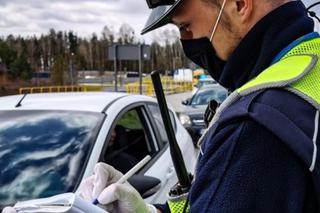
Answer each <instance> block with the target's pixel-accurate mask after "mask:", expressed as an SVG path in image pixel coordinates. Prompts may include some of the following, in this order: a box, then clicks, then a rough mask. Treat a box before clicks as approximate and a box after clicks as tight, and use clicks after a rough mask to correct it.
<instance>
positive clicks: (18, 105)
mask: <svg viewBox="0 0 320 213" xmlns="http://www.w3.org/2000/svg"><path fill="white" fill-rule="evenodd" d="M27 95H28V93H27V92H26V93H24V95H23V96H22V98H21V99H20V101H19V102H18V103H17V105H16V106H15V107H16V108H18V107H21V106H22V105H21V102H22V101H23V99H24V98H25V97H26V96H27Z"/></svg>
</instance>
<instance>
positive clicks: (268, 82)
mask: <svg viewBox="0 0 320 213" xmlns="http://www.w3.org/2000/svg"><path fill="white" fill-rule="evenodd" d="M148 4H149V6H150V7H151V8H154V9H153V11H152V14H151V16H150V18H149V20H148V22H147V24H146V27H145V29H144V30H143V33H147V32H149V31H151V30H154V29H156V28H159V27H161V26H163V25H165V24H167V23H173V24H175V25H176V26H177V27H178V28H179V30H180V34H181V43H182V46H183V49H184V51H185V54H186V55H187V57H189V58H190V60H192V61H193V62H195V63H196V64H198V65H199V66H201V67H203V68H205V69H207V70H208V72H209V73H210V75H211V76H212V77H213V78H214V79H215V80H217V81H218V82H219V83H220V84H221V85H222V86H224V87H226V88H228V89H229V90H230V91H232V94H231V95H230V96H229V97H228V99H227V100H226V101H225V102H224V103H223V104H222V105H221V106H220V107H219V108H218V110H217V113H216V114H215V116H214V118H213V119H212V121H211V123H210V125H209V128H208V130H207V132H206V133H205V135H204V136H203V137H202V138H201V139H200V141H199V146H200V147H201V155H200V157H199V161H198V165H197V168H196V172H195V178H194V181H193V185H192V188H191V191H190V192H189V195H188V203H189V204H187V205H189V207H188V210H187V211H189V212H240V213H241V212H319V211H320V206H319V203H320V170H319V169H320V167H319V166H320V162H319V161H320V157H318V152H319V150H318V146H319V140H320V139H319V137H318V127H319V110H320V82H319V81H320V80H319V79H320V61H319V60H318V57H319V56H320V38H319V35H318V33H315V32H313V29H314V23H313V20H312V19H311V18H309V17H308V15H307V12H306V8H305V7H304V5H303V4H302V3H301V2H300V1H290V0H258V1H257V0H176V1H175V0H148ZM120 177H121V173H119V172H117V171H116V170H115V169H113V168H112V167H110V166H108V165H105V164H98V165H96V168H95V174H94V175H93V176H92V177H90V178H88V179H87V180H86V181H85V182H84V183H82V186H81V188H82V192H81V195H82V196H83V197H84V198H86V199H88V200H91V199H94V198H96V197H97V196H99V194H100V193H101V191H102V190H105V193H104V195H105V196H104V197H102V198H101V199H100V200H99V201H100V203H102V204H107V205H105V206H104V207H105V208H107V209H108V210H109V211H111V212H139V213H140V212H142V213H143V212H157V211H158V212H170V211H171V212H175V211H176V212H181V210H176V209H175V207H174V206H173V205H170V206H169V205H167V204H166V205H155V206H153V205H149V204H146V203H145V202H144V201H143V199H142V198H141V196H140V195H139V194H138V193H137V191H136V190H134V189H133V188H132V187H131V186H130V185H127V184H112V183H114V182H115V181H116V180H117V179H119V178H120ZM107 186H108V187H107ZM106 187H107V188H106ZM105 188H106V189H105Z"/></svg>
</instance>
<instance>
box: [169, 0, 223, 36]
mask: <svg viewBox="0 0 320 213" xmlns="http://www.w3.org/2000/svg"><path fill="white" fill-rule="evenodd" d="M217 16H218V10H217V9H213V8H208V3H206V2H204V1H203V0H184V1H183V2H182V4H181V5H180V6H179V8H178V9H177V10H176V11H175V13H174V15H173V17H172V20H173V22H174V24H175V25H176V26H177V27H178V28H179V30H180V35H181V39H196V38H201V37H208V38H210V35H211V32H212V29H213V26H214V24H215V21H216V17H217Z"/></svg>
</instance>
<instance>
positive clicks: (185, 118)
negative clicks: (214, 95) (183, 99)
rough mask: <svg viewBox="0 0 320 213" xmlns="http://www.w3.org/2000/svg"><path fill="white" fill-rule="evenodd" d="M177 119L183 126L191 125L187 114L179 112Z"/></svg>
mask: <svg viewBox="0 0 320 213" xmlns="http://www.w3.org/2000/svg"><path fill="white" fill-rule="evenodd" d="M179 119H180V122H181V124H182V125H183V126H190V125H191V119H190V117H189V116H188V115H185V114H180V115H179Z"/></svg>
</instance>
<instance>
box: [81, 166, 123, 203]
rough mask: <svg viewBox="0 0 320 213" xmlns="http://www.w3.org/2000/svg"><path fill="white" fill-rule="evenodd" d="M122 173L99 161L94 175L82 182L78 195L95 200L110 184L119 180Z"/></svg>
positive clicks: (88, 199)
mask: <svg viewBox="0 0 320 213" xmlns="http://www.w3.org/2000/svg"><path fill="white" fill-rule="evenodd" d="M122 176H123V175H122V173H121V172H119V171H118V170H116V169H114V168H113V167H112V166H110V165H108V164H105V163H97V164H96V165H95V167H94V171H93V175H92V176H90V177H88V178H86V179H85V180H84V181H82V183H81V184H80V187H79V191H78V195H79V196H80V197H82V198H83V199H85V200H87V201H93V200H94V199H96V198H97V197H98V196H99V195H100V194H101V192H102V191H103V190H104V189H105V188H106V187H107V186H109V185H110V184H113V183H115V182H117V181H118V180H119V179H120V178H121V177H122Z"/></svg>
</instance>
